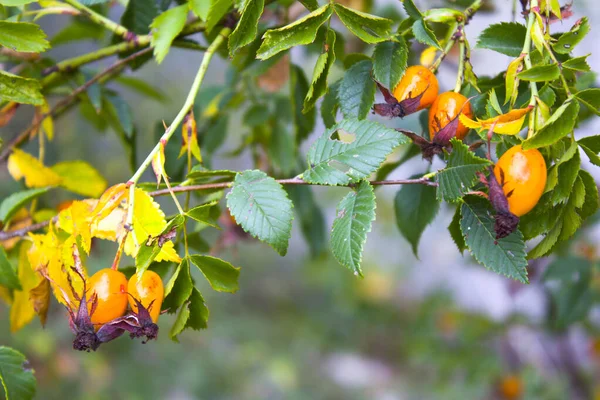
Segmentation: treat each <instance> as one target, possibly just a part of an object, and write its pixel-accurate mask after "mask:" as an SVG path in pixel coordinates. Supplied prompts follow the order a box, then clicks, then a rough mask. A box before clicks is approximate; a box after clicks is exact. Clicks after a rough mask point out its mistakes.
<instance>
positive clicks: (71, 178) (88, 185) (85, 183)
mask: <svg viewBox="0 0 600 400" xmlns="http://www.w3.org/2000/svg"><path fill="white" fill-rule="evenodd" d="M52 171H54V172H56V173H57V174H58V175H59V176H60V177H61V178H62V182H61V183H60V186H62V187H64V188H65V189H67V190H69V191H71V192H73V193H77V194H80V195H82V196H87V197H100V195H101V194H102V193H103V192H104V190H105V189H106V186H107V182H106V179H104V177H103V176H102V175H100V172H98V170H97V169H96V168H94V167H92V166H91V165H90V164H88V163H87V162H85V161H80V160H76V161H63V162H59V163H58V164H55V165H53V166H52Z"/></svg>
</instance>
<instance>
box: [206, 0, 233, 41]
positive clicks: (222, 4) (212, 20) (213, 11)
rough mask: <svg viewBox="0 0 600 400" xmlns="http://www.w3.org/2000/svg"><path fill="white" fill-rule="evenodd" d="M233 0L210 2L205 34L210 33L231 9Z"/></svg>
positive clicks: (212, 0)
mask: <svg viewBox="0 0 600 400" xmlns="http://www.w3.org/2000/svg"><path fill="white" fill-rule="evenodd" d="M232 4H233V0H211V3H210V8H209V9H208V15H207V16H206V32H207V33H209V34H210V33H211V32H212V30H213V29H214V28H215V26H217V24H218V23H219V22H221V19H223V17H224V16H225V14H227V11H229V9H230V8H231V5H232Z"/></svg>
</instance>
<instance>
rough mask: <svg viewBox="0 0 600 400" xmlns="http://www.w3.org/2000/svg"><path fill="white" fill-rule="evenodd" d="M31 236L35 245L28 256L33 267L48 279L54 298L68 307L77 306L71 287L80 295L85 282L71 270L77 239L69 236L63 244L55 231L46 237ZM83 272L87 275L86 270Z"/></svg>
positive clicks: (49, 232)
mask: <svg viewBox="0 0 600 400" xmlns="http://www.w3.org/2000/svg"><path fill="white" fill-rule="evenodd" d="M29 236H30V237H31V239H32V240H33V245H32V246H31V249H30V250H29V252H28V254H27V256H28V259H29V263H30V265H31V267H32V268H33V269H34V270H36V271H39V272H41V273H42V274H43V275H44V276H46V277H48V279H49V281H50V285H51V286H52V289H53V290H54V297H56V299H57V300H58V301H59V302H60V303H62V304H64V305H67V306H69V305H71V304H76V301H75V297H74V296H73V290H72V289H71V287H73V289H74V290H75V291H76V292H77V293H79V294H81V292H82V291H83V281H82V280H81V278H80V277H79V275H78V274H76V273H75V272H74V271H73V270H72V269H71V267H72V266H73V254H72V248H73V244H74V243H75V240H76V237H75V236H74V235H72V236H69V238H68V239H67V240H65V241H64V242H62V241H60V240H59V239H58V237H57V236H56V234H55V233H54V230H53V229H50V230H49V231H48V233H46V234H44V235H35V234H29ZM83 272H84V273H85V270H84V271H83ZM65 297H66V298H65Z"/></svg>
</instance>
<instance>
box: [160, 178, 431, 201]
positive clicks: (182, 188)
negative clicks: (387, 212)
mask: <svg viewBox="0 0 600 400" xmlns="http://www.w3.org/2000/svg"><path fill="white" fill-rule="evenodd" d="M276 181H277V183H279V184H281V185H312V186H330V185H324V184H315V183H310V182H306V181H304V180H302V179H301V178H298V177H296V178H291V179H276ZM370 183H371V185H373V186H391V185H426V186H438V184H437V182H432V181H430V180H428V179H427V178H417V179H389V180H384V181H370ZM231 185H233V182H218V183H205V184H203V185H190V186H175V187H174V188H172V190H173V192H175V193H178V192H179V193H183V192H195V191H201V190H210V189H227V188H229V187H231ZM341 186H346V187H354V186H356V184H354V183H349V184H347V185H341ZM168 194H169V189H160V190H155V191H154V192H150V196H153V197H157V196H165V195H168Z"/></svg>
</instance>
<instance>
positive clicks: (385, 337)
mask: <svg viewBox="0 0 600 400" xmlns="http://www.w3.org/2000/svg"><path fill="white" fill-rule="evenodd" d="M355 2H356V1H355ZM356 3H357V4H358V3H360V1H358V2H356ZM418 3H419V6H420V7H422V8H426V7H428V6H433V5H439V4H440V2H434V1H431V2H426V1H421V2H418ZM490 3H492V5H493V10H492V11H488V12H487V13H480V14H478V15H477V16H476V17H475V18H474V20H473V21H472V23H471V24H470V25H469V26H468V29H467V33H468V36H469V38H470V40H471V42H472V44H474V43H475V38H476V36H477V35H478V33H479V32H480V31H481V30H482V29H484V28H485V27H486V26H487V25H489V24H491V23H494V22H497V21H499V20H506V21H508V20H510V19H511V2H510V1H496V2H490ZM373 7H374V9H375V12H374V13H376V14H377V10H382V9H390V8H395V9H399V8H400V3H399V2H398V1H395V0H394V1H375V2H374V5H373ZM116 8H117V9H116V10H114V12H115V16H116V17H118V15H119V13H120V12H122V11H121V9H120V8H119V7H116ZM573 9H574V12H575V16H574V17H573V18H572V19H571V20H570V21H569V22H565V23H564V30H566V29H568V28H569V27H570V25H571V21H574V20H575V18H578V17H580V16H582V15H587V16H588V17H589V18H590V21H591V24H592V29H593V32H594V31H595V30H596V29H598V27H600V24H599V21H600V9H599V8H598V7H597V4H596V3H595V1H594V0H587V1H578V2H576V3H575V4H574V6H573ZM48 21H50V20H48ZM66 22H67V17H56V18H54V17H53V18H52V19H51V22H47V23H46V25H44V24H42V26H43V27H44V29H45V30H46V31H47V33H48V34H49V36H51V35H52V34H53V33H55V32H57V31H58V30H60V28H61V27H62V25H61V24H64V23H66ZM594 40H596V39H595V38H594V33H592V34H590V35H589V37H587V38H586V40H585V42H584V43H583V44H582V45H581V46H580V48H578V49H577V51H578V53H580V54H579V55H583V54H587V53H588V52H592V51H596V54H593V55H592V56H591V57H590V59H588V61H589V63H590V65H591V66H592V69H594V70H596V71H598V70H600V52H598V46H597V45H596V44H595V43H594ZM349 45H352V43H350V44H349ZM91 46H92V43H91V42H85V41H83V42H76V43H73V44H68V45H65V46H61V47H59V48H57V49H54V50H52V51H51V52H50V56H52V57H53V58H55V59H57V60H59V59H64V58H67V57H71V56H73V55H77V54H81V53H83V52H86V51H89V49H90V48H91ZM472 58H473V64H474V66H475V72H476V73H478V74H481V75H487V74H494V73H496V72H497V71H499V70H501V69H503V68H505V67H506V65H507V64H508V60H507V59H506V58H504V57H501V56H498V55H496V54H493V53H492V52H490V51H487V50H475V51H474V52H473V57H472ZM200 59H201V54H200V53H197V52H189V51H184V50H178V49H174V50H172V52H171V53H170V54H169V56H168V57H167V59H166V60H165V62H164V63H163V64H162V65H161V66H160V67H159V66H157V65H155V64H154V63H149V64H147V65H146V66H145V67H144V68H142V69H141V70H139V71H137V72H136V75H137V76H140V77H142V78H145V79H147V80H149V81H150V82H152V83H153V84H155V85H156V86H158V87H160V88H161V89H162V90H163V91H164V93H165V94H166V96H167V98H168V101H166V102H163V103H159V102H156V101H154V100H151V99H147V98H144V97H142V96H139V95H138V94H135V93H133V92H129V91H127V90H123V89H122V88H120V87H118V86H111V87H114V88H118V90H119V92H120V94H122V96H123V97H124V98H125V99H126V100H127V101H128V102H129V104H130V105H131V107H132V109H133V116H134V119H135V124H136V126H137V128H138V148H139V154H138V160H141V158H142V156H143V155H144V154H146V152H147V151H148V150H149V149H150V148H151V146H152V145H153V144H154V143H155V138H154V130H155V123H156V122H157V121H159V120H160V119H164V120H165V121H169V120H170V119H172V118H173V116H174V115H175V113H176V112H177V111H178V110H179V108H180V106H181V103H182V101H183V99H184V97H185V94H186V93H187V91H188V89H189V84H190V83H191V81H192V78H193V74H194V73H195V71H196V68H197V66H198V64H199V62H200ZM292 59H293V61H294V62H295V63H297V64H299V65H301V66H302V67H304V68H305V69H306V70H307V71H310V70H311V69H312V66H313V65H314V60H315V55H314V54H307V53H304V52H303V51H301V50H300V51H294V52H293V54H292ZM454 61H455V59H453V58H452V57H450V58H449V59H448V61H446V62H445V63H444V65H443V67H442V69H441V70H440V75H439V76H440V81H441V82H442V83H441V86H442V87H443V88H444V89H449V88H451V87H452V86H453V85H454V74H455V71H456V66H455V64H454ZM226 65H227V62H226V61H224V60H215V62H214V63H213V64H212V65H211V67H210V69H209V74H208V76H207V79H206V80H205V84H204V86H203V89H202V90H201V92H207V91H210V90H211V89H210V87H213V88H214V87H218V86H219V85H222V83H223V81H224V79H225V70H226ZM98 68H99V66H98ZM444 82H447V84H445V83H444ZM242 114H243V110H242V111H240V112H239V113H236V114H235V115H234V117H233V118H232V119H231V120H230V122H229V125H228V127H227V132H228V135H227V139H226V143H225V145H224V146H223V148H222V149H221V150H219V152H218V153H217V155H216V156H215V157H214V159H213V167H214V168H221V167H223V168H228V169H237V170H241V169H244V168H248V167H251V160H250V156H249V154H247V153H243V154H242V156H241V157H239V158H231V157H228V156H227V154H228V152H230V151H231V150H233V149H235V148H236V147H238V146H239V144H240V140H241V137H242V135H243V134H244V133H245V132H243V129H242V128H241V125H240V118H241V115H242ZM30 119H31V115H28V114H27V113H21V114H19V115H18V116H17V118H15V121H13V122H12V123H11V124H10V125H9V126H7V127H5V128H2V138H3V139H5V140H6V139H7V138H10V137H12V136H13V135H15V134H16V133H18V132H20V131H21V130H22V129H23V128H24V127H25V126H27V124H28V122H29V121H30ZM386 124H388V125H389V124H392V125H394V124H395V125H396V126H399V125H400V124H402V126H403V127H407V128H409V129H410V128H411V127H412V128H413V129H418V121H417V117H414V118H408V119H406V120H404V121H401V122H397V121H393V122H389V121H387V122H386ZM598 128H599V124H598V122H592V123H590V124H588V125H586V126H583V127H582V128H581V129H582V130H581V134H582V135H587V134H591V133H594V134H597V133H598ZM321 131H322V126H320V125H318V127H317V129H316V130H315V133H314V134H320V133H321ZM56 132H57V134H56V138H55V140H54V141H52V142H50V143H48V145H47V150H46V154H47V156H46V162H47V163H48V164H53V163H55V162H57V161H62V160H71V159H78V158H84V159H86V160H87V161H89V162H90V163H91V164H92V165H94V166H95V167H96V168H97V169H98V170H99V171H101V172H102V173H103V175H104V176H105V177H106V178H107V180H108V181H109V184H114V183H118V182H123V181H125V180H126V179H127V178H128V177H129V175H130V171H129V169H128V167H127V166H126V162H125V161H124V160H125V159H126V157H127V156H126V154H125V153H124V151H123V149H122V147H121V145H120V144H119V141H118V140H117V138H116V137H115V135H114V134H113V133H112V132H111V131H110V129H109V130H108V131H106V132H105V133H103V134H100V133H98V130H97V129H96V127H94V126H93V125H92V124H90V122H89V121H87V120H86V119H84V118H81V117H80V114H79V113H78V112H77V110H73V111H71V112H69V113H68V114H67V115H65V116H64V117H62V118H61V119H59V120H57V122H56ZM308 142H310V140H309V141H308ZM31 150H32V151H36V149H35V148H31ZM435 166H436V165H435V164H434V168H435ZM425 168H426V167H425V165H424V163H423V162H422V161H421V160H418V159H413V160H412V161H411V162H409V163H407V164H405V165H403V166H402V167H401V168H399V169H398V170H396V171H395V172H394V173H393V174H392V175H391V178H405V177H408V176H410V175H412V174H414V173H418V172H423V171H424V169H425ZM147 178H148V180H151V178H150V175H148V176H147ZM18 188H19V184H18V183H15V182H14V181H13V180H12V179H11V178H10V176H9V175H8V174H7V172H6V169H5V168H2V169H1V170H0V197H3V196H6V195H7V194H8V193H10V192H12V191H14V190H16V189H18ZM397 190H398V189H397V188H392V187H385V188H380V189H378V203H377V221H376V223H375V226H374V231H373V232H372V233H371V234H370V236H369V238H368V241H367V245H366V252H365V256H364V259H365V261H364V264H363V270H364V274H365V277H364V279H358V278H356V277H355V276H353V275H352V273H351V272H350V271H348V270H345V269H344V268H342V267H340V266H339V265H338V264H337V263H336V262H335V260H333V259H332V257H331V256H330V255H328V254H327V252H326V253H325V254H324V255H323V256H321V257H319V258H317V259H312V258H311V257H310V253H309V250H308V248H307V246H306V244H305V242H304V241H303V239H302V235H301V233H300V229H299V226H298V220H296V221H294V231H293V237H292V241H291V243H290V251H289V253H288V255H287V256H286V257H283V258H282V257H279V256H277V255H276V254H275V252H273V251H272V250H271V249H269V248H268V247H267V246H266V245H264V244H260V243H258V242H255V241H251V240H250V241H243V242H240V243H238V244H236V245H235V246H234V248H228V249H225V250H224V251H223V252H222V253H221V254H219V255H220V256H222V257H223V258H225V259H226V260H228V261H230V262H232V263H233V264H234V265H236V266H241V267H242V272H241V277H240V290H239V292H238V293H236V294H233V295H230V294H219V293H215V292H214V291H212V290H210V288H209V287H208V285H205V286H204V287H203V288H204V290H203V291H202V293H203V295H204V297H205V300H206V303H207V305H208V307H209V309H210V313H211V315H210V319H209V329H207V330H205V331H201V332H193V331H186V332H185V333H184V334H182V335H181V336H180V343H175V342H172V341H171V340H169V338H168V336H167V335H166V330H167V329H168V327H169V326H170V325H171V324H172V322H173V318H174V317H173V316H171V315H164V316H162V317H161V321H160V325H161V326H162V327H164V328H163V329H164V330H165V331H164V332H163V333H162V334H160V335H159V338H158V340H157V341H156V342H151V343H148V344H146V345H143V344H141V343H140V342H139V341H135V342H133V341H131V340H130V339H129V338H127V337H122V338H120V339H119V340H116V341H114V342H111V343H110V344H108V345H105V346H103V347H102V348H101V349H100V350H99V351H98V352H96V353H90V354H88V353H78V352H75V351H73V350H72V349H71V340H72V335H71V333H70V331H69V329H68V324H67V315H66V312H65V311H64V310H63V309H62V308H61V307H60V306H59V305H58V304H56V303H55V302H54V303H53V304H52V306H51V310H50V315H49V318H48V320H49V323H48V325H47V326H46V328H45V329H42V328H41V327H40V326H39V322H38V321H34V322H33V323H32V324H31V325H29V326H28V327H26V328H25V329H23V330H22V331H20V332H18V333H16V334H14V335H11V334H10V332H9V327H8V308H7V307H5V306H4V305H0V321H1V322H0V344H5V345H9V346H11V347H14V348H16V349H18V350H19V351H21V352H23V353H24V354H25V355H26V356H27V357H28V359H29V360H30V362H31V365H32V367H33V368H34V369H35V371H36V377H37V379H38V396H37V398H40V399H90V400H92V399H133V400H135V399H176V400H186V399H378V400H393V399H399V400H400V399H457V400H458V399H495V398H497V399H502V398H516V397H510V396H507V393H508V392H507V391H510V388H511V387H512V388H513V389H514V386H515V385H517V386H519V385H521V386H522V390H518V391H517V392H522V398H526V399H557V400H559V399H570V398H575V399H577V398H590V397H589V396H591V393H592V392H593V391H594V390H595V387H594V386H595V383H594V382H595V381H597V382H598V385H600V381H598V380H597V379H595V378H600V354H598V353H600V348H598V349H596V351H597V352H596V353H595V352H594V351H593V350H594V347H593V345H594V337H595V335H596V332H597V330H598V325H599V323H600V313H599V312H598V310H595V309H593V310H591V312H590V313H589V316H588V317H587V318H585V321H584V322H583V323H581V324H576V325H574V326H572V327H571V328H570V329H568V330H567V331H562V332H555V331H550V330H549V329H547V327H546V325H545V323H544V321H545V316H546V314H547V313H548V310H549V298H548V292H547V290H546V288H544V287H543V285H542V284H540V283H539V282H536V281H535V280H534V281H533V283H532V284H531V285H529V286H527V287H524V286H522V285H519V284H515V283H512V282H509V281H507V280H506V279H503V278H501V277H499V276H497V275H495V274H493V273H491V272H488V271H486V270H485V269H483V267H481V266H477V265H475V264H473V263H472V262H471V260H470V258H469V256H468V255H466V256H464V257H462V256H461V255H460V254H458V252H457V251H456V248H455V246H454V244H453V243H452V241H451V239H450V237H449V235H448V234H447V232H446V230H445V228H446V226H447V225H448V223H449V222H450V219H451V215H452V214H451V210H448V209H444V208H442V212H440V215H439V216H438V218H437V219H436V222H435V223H434V224H433V225H432V226H430V227H429V228H428V229H427V230H426V231H425V233H424V236H423V238H422V240H421V245H420V249H419V254H420V259H417V258H416V257H415V256H413V254H412V252H411V249H410V246H409V245H408V243H407V242H406V241H405V240H404V239H403V238H402V237H401V236H400V234H399V233H398V231H397V228H396V226H395V222H394V220H395V218H394V213H393V196H394V194H395V192H396V191H397ZM313 192H314V194H315V195H316V197H317V200H318V202H319V204H320V205H321V206H322V207H323V210H324V213H325V215H326V217H327V224H328V226H329V225H330V224H331V221H332V220H333V217H334V212H335V204H336V202H337V201H338V200H339V199H340V198H341V197H342V196H343V195H344V193H346V190H344V189H339V188H315V189H314V190H313ZM67 199H68V197H67V194H66V193H59V194H57V195H56V197H54V198H51V199H46V200H45V203H44V204H43V205H44V206H48V207H53V206H56V205H57V204H59V203H60V202H61V201H63V200H67ZM161 203H162V204H163V206H164V207H165V209H167V210H171V211H173V208H172V204H171V202H170V199H162V200H161ZM167 213H168V212H167ZM218 234H219V233H218V232H212V233H211V235H212V236H211V238H210V239H211V240H213V241H214V240H215V239H216V237H217V236H218ZM586 235H587V236H586V237H585V238H584V239H585V240H584V242H585V243H587V244H594V243H597V241H598V229H592V230H588V231H586ZM94 246H95V247H94V250H93V252H92V254H93V255H92V257H90V259H89V260H88V268H89V270H90V271H95V270H98V269H100V268H104V267H107V266H108V265H110V263H111V261H112V257H113V255H114V251H115V247H114V244H111V243H99V242H98V243H95V244H94ZM544 262H545V261H544ZM546 263H547V262H546ZM194 272H197V271H194ZM195 278H197V281H198V282H200V285H202V284H204V281H203V279H200V277H199V276H195ZM598 347H600V346H598ZM571 364H574V365H575V367H573V366H572V365H571ZM577 374H582V376H583V377H584V378H585V379H586V380H587V382H588V386H589V387H588V389H590V390H591V391H590V390H588V391H587V392H581V391H580V390H578V383H577V381H574V379H576V378H577ZM512 377H515V378H516V382H515V380H514V379H513V378H512ZM590 382H591V383H590ZM511 384H512V386H511ZM503 392H504V394H502V393H503ZM596 398H600V394H597V397H596Z"/></svg>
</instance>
